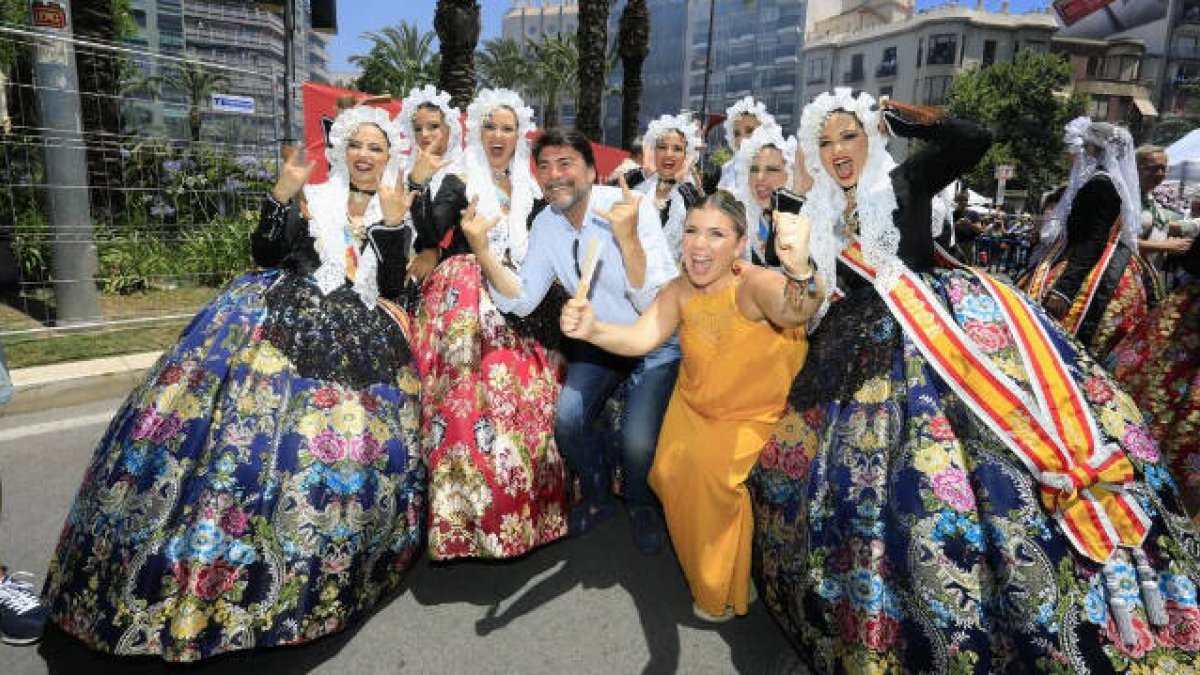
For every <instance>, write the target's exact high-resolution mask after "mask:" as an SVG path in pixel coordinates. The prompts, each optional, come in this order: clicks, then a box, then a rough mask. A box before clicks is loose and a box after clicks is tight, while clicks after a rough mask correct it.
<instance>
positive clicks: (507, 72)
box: [475, 38, 533, 91]
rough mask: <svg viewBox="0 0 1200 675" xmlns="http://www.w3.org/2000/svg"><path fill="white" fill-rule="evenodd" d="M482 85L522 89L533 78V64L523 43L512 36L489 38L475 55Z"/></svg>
mask: <svg viewBox="0 0 1200 675" xmlns="http://www.w3.org/2000/svg"><path fill="white" fill-rule="evenodd" d="M475 59H476V61H477V63H478V70H479V81H480V84H481V85H482V86H485V87H496V88H501V87H502V88H504V89H512V90H515V91H521V90H522V89H524V88H526V87H527V86H529V82H530V80H531V79H532V71H533V68H532V65H531V63H530V61H529V59H528V58H527V57H526V56H525V53H524V52H522V51H521V45H520V43H518V42H517V41H516V40H513V39H511V38H500V39H495V40H488V41H486V42H484V43H483V49H482V50H481V51H480V52H479V53H478V54H476V55H475Z"/></svg>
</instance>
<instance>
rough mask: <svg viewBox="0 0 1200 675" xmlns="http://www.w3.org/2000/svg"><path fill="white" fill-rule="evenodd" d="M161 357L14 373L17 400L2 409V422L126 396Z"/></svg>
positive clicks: (59, 365)
mask: <svg viewBox="0 0 1200 675" xmlns="http://www.w3.org/2000/svg"><path fill="white" fill-rule="evenodd" d="M161 354H162V352H143V353H141V354H127V355H125V356H113V357H109V358H103V359H93V360H91V361H72V362H69V363H56V364H54V365H50V366H36V367H34V368H21V369H20V370H14V371H12V373H11V375H12V381H13V397H12V400H10V401H9V402H8V403H6V404H5V405H4V406H3V407H0V418H3V417H9V416H12V415H20V414H22V413H32V412H44V411H47V410H53V409H54V408H64V407H67V406H73V405H80V404H82V403H90V402H92V401H99V400H102V399H106V398H116V397H119V396H124V395H126V394H128V393H129V392H130V391H131V390H132V389H133V388H134V387H135V386H137V384H138V383H139V382H141V380H142V378H143V377H145V375H146V371H148V370H150V368H151V367H153V366H154V363H155V362H156V361H158V357H159V356H160V355H161Z"/></svg>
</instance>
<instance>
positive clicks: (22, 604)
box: [0, 118, 49, 645]
mask: <svg viewBox="0 0 1200 675" xmlns="http://www.w3.org/2000/svg"><path fill="white" fill-rule="evenodd" d="M6 119H7V118H6ZM20 287H21V268H20V264H19V261H18V260H17V256H16V253H15V251H14V250H13V226H12V224H11V223H0V294H5V295H7V294H9V293H14V292H16V291H17V290H18V289H19V288H20ZM12 396H13V383H12V376H11V375H10V374H9V372H8V362H7V361H6V360H5V358H4V346H3V345H0V406H3V405H4V404H5V403H8V401H9V400H11V399H12ZM0 560H2V558H0ZM32 578H33V575H32V574H30V573H28V572H18V571H9V569H8V568H7V567H5V566H3V565H0V642H4V643H5V644H10V645H30V644H34V643H36V642H37V641H38V640H40V639H42V631H43V629H44V628H45V625H46V616H47V615H48V614H49V609H47V607H46V606H45V605H44V604H42V602H41V600H40V599H39V598H38V594H37V591H35V590H34V587H33V584H32V583H31V582H30V579H32Z"/></svg>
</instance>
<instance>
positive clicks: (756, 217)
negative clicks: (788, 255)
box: [732, 126, 803, 266]
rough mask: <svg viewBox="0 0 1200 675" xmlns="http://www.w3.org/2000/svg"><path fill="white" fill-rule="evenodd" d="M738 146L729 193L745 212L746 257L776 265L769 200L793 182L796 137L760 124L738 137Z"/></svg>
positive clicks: (770, 202)
mask: <svg viewBox="0 0 1200 675" xmlns="http://www.w3.org/2000/svg"><path fill="white" fill-rule="evenodd" d="M740 147H741V149H740V150H738V153H737V155H736V156H735V157H734V160H733V166H734V167H735V168H734V169H733V170H732V172H733V174H734V175H736V176H737V178H738V179H737V182H735V183H734V186H733V190H732V193H733V194H734V195H736V196H737V198H738V199H739V200H740V201H741V202H742V206H743V207H744V209H745V211H746V224H747V226H748V228H749V229H748V230H747V232H746V248H745V252H746V256H747V257H746V260H748V261H750V262H752V263H754V264H755V265H760V266H766V265H778V260H777V259H776V258H775V255H774V250H773V242H774V235H773V232H774V229H773V211H772V200H773V198H774V196H775V191H776V190H778V189H780V188H790V187H791V186H792V185H793V182H794V178H795V160H796V156H797V150H796V139H795V138H789V139H787V140H784V138H783V134H782V133H780V131H779V129H778V128H777V127H768V126H762V127H759V128H757V129H755V130H754V132H753V133H751V134H750V137H749V138H746V139H742V142H741V146H740ZM800 194H803V193H800Z"/></svg>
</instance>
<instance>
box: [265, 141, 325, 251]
mask: <svg viewBox="0 0 1200 675" xmlns="http://www.w3.org/2000/svg"><path fill="white" fill-rule="evenodd" d="M281 154H282V155H283V166H282V167H281V168H280V170H279V178H277V179H276V180H275V185H274V186H273V187H272V188H271V191H270V192H268V193H267V196H266V197H264V198H263V205H262V210H261V211H260V213H259V218H258V228H257V229H255V231H254V232H253V234H251V235H250V252H251V254H252V255H253V256H254V262H255V264H257V265H259V266H261V267H274V266H276V265H278V264H279V263H280V261H282V260H283V259H284V257H286V256H287V254H288V253H290V252H291V251H292V247H293V246H294V244H295V243H296V241H297V240H298V238H299V237H301V236H307V232H306V231H305V228H304V227H303V222H302V221H301V219H300V212H299V209H298V208H297V206H296V205H295V204H294V203H293V201H292V200H293V199H295V198H296V195H298V194H300V190H301V189H303V188H304V184H305V183H307V182H308V176H309V174H311V173H312V170H313V167H314V166H315V165H316V162H311V161H308V162H306V161H304V159H303V158H302V157H301V156H300V149H299V148H297V147H295V146H291V145H289V146H285V147H284V148H283V150H282V153H281Z"/></svg>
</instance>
